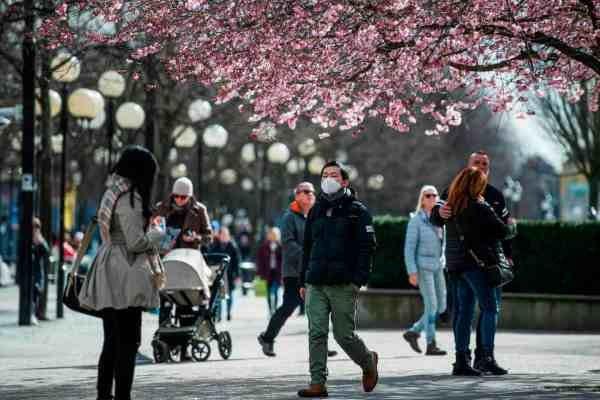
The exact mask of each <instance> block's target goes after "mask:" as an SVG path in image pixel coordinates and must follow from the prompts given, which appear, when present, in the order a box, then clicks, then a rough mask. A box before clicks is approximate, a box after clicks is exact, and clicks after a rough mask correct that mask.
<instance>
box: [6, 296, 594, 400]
mask: <svg viewBox="0 0 600 400" xmlns="http://www.w3.org/2000/svg"><path fill="white" fill-rule="evenodd" d="M53 290H54V288H53ZM17 303H18V291H17V289H16V288H15V287H9V288H0V377H1V378H0V399H1V400H35V399H57V400H58V399H60V400H75V399H77V400H80V399H85V400H93V399H95V398H96V397H95V376H96V362H97V359H98V354H99V350H100V346H101V326H100V323H99V321H97V320H96V319H94V318H90V317H86V316H81V315H77V314H75V313H72V312H70V311H68V310H67V311H66V317H65V319H63V320H60V321H56V320H55V321H49V322H42V323H41V324H40V326H37V327H18V326H16V321H17ZM50 304H51V305H52V307H51V310H50V312H51V315H54V307H53V304H54V300H53V298H51V300H50ZM266 318H267V311H266V304H265V301H264V299H261V298H255V297H253V296H247V297H243V296H241V295H239V294H238V297H237V298H236V306H235V314H234V320H233V321H231V322H228V323H227V322H226V323H222V324H220V326H219V329H221V330H223V329H227V330H229V331H230V332H231V335H232V338H233V353H232V357H231V358H230V359H229V360H227V361H224V360H221V358H220V356H219V355H218V351H217V348H216V346H215V345H213V353H212V355H211V357H210V359H209V360H208V361H206V362H203V363H195V362H187V363H172V364H151V363H150V364H142V365H138V367H137V368H136V379H135V382H134V397H135V398H136V399H137V400H154V399H156V400H162V399H181V400H195V399H244V400H246V399H295V398H296V395H295V393H296V391H297V389H298V388H299V387H302V386H303V385H305V384H306V383H307V382H308V372H307V370H308V364H307V347H308V346H307V339H306V320H305V319H304V318H302V317H292V319H290V321H288V322H289V323H288V324H287V326H286V327H285V328H284V329H283V331H282V335H281V336H280V338H279V340H278V342H277V345H276V351H277V352H278V356H277V357H276V358H275V359H270V358H266V357H264V356H263V355H262V353H261V351H260V349H259V347H258V345H257V342H256V335H257V334H258V333H259V332H260V331H261V330H263V329H264V327H265V324H266ZM155 328H156V316H154V315H151V314H147V313H146V314H144V326H143V345H142V348H141V352H142V353H143V354H146V355H151V347H150V340H151V337H152V334H153V332H154V329H155ZM360 335H361V336H362V337H363V338H364V340H365V342H366V343H367V344H368V346H370V347H372V348H373V349H375V350H377V351H378V352H379V354H380V375H381V378H380V383H379V385H378V386H377V388H376V390H375V392H373V393H371V394H365V393H363V392H362V390H361V387H360V371H359V369H358V367H356V366H355V365H354V364H353V363H352V362H351V361H350V360H349V359H348V358H347V357H346V355H344V354H340V355H339V356H337V357H335V358H333V359H330V363H329V370H330V380H329V391H330V398H333V399H345V400H346V399H363V398H370V399H390V400H391V399H448V400H450V399H529V400H536V399H593V398H596V399H598V398H600V335H581V334H546V333H531V332H527V333H522V332H500V333H499V334H498V336H497V353H498V357H497V358H498V360H499V362H500V363H501V365H503V366H507V367H509V368H510V372H511V373H510V374H509V375H507V376H505V377H485V378H473V379H465V378H454V377H452V376H450V375H449V370H450V364H451V362H452V361H451V358H450V357H449V356H448V357H425V356H422V355H418V354H416V353H414V352H412V351H411V350H410V349H409V348H408V346H407V345H406V343H404V342H403V340H402V338H401V336H400V333H399V332H397V331H385V330H370V331H362V332H360ZM438 344H439V345H440V347H443V348H445V349H450V348H451V345H452V337H451V333H450V332H448V331H442V332H440V334H439V338H438ZM334 348H335V349H336V350H338V351H340V349H339V347H337V344H334Z"/></svg>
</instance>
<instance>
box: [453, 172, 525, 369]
mask: <svg viewBox="0 0 600 400" xmlns="http://www.w3.org/2000/svg"><path fill="white" fill-rule="evenodd" d="M486 184H487V175H486V174H484V173H483V172H481V171H480V170H478V169H476V168H465V169H463V170H462V171H461V172H460V173H459V174H458V175H457V176H456V177H455V178H454V180H453V181H452V184H451V185H450V190H449V195H448V205H449V206H450V207H451V208H452V210H453V214H454V217H453V218H452V219H451V220H450V221H449V222H448V223H447V224H446V235H447V238H448V242H453V243H455V244H456V245H457V246H459V247H460V248H461V252H462V255H463V257H455V258H452V259H447V260H446V262H447V264H446V267H447V269H448V272H449V273H450V276H451V279H452V280H453V283H454V285H455V288H456V291H455V296H456V298H455V304H456V308H455V313H454V321H453V329H454V340H455V348H456V363H455V364H454V368H453V371H452V374H453V375H481V374H484V373H486V374H493V375H504V374H506V373H507V371H506V370H505V369H504V368H501V367H500V366H498V364H497V363H496V361H495V358H494V338H495V335H496V325H497V322H498V312H499V311H500V310H499V308H500V302H499V300H500V290H499V288H494V287H492V286H491V285H490V284H489V283H488V282H487V280H486V275H485V273H484V271H483V269H482V268H481V267H480V266H479V265H478V264H477V262H476V261H475V259H474V257H473V256H472V255H471V254H472V253H471V252H470V251H472V252H473V253H474V254H475V256H476V257H477V258H479V259H481V260H483V261H484V262H485V263H486V265H492V264H495V263H497V262H498V260H499V259H500V258H501V257H504V254H503V250H502V246H501V243H500V242H501V241H502V240H504V239H507V238H509V237H511V236H513V235H514V233H515V230H516V225H514V224H505V223H504V222H502V220H501V219H500V218H499V217H498V216H497V215H496V213H495V212H494V210H493V209H492V207H491V206H490V205H489V204H488V203H486V202H485V200H484V199H483V192H484V190H485V186H486ZM475 300H477V303H478V304H479V307H480V310H481V314H482V319H481V324H482V325H481V334H482V338H481V341H482V348H483V351H484V358H483V361H482V362H481V363H479V364H478V365H477V369H476V368H472V367H471V365H470V360H471V357H470V349H469V341H470V336H471V323H472V320H473V314H474V311H475Z"/></svg>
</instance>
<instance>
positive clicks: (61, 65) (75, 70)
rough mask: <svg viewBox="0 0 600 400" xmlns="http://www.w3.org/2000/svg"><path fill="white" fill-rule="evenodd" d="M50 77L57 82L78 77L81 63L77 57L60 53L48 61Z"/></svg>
mask: <svg viewBox="0 0 600 400" xmlns="http://www.w3.org/2000/svg"><path fill="white" fill-rule="evenodd" d="M50 69H51V70H52V79H54V80H55V81H57V82H62V83H71V82H74V81H76V80H77V78H79V74H80V72H81V64H80V63H79V60H78V59H77V57H74V56H72V55H70V54H69V53H60V54H58V55H57V56H56V57H54V59H53V60H52V61H51V62H50Z"/></svg>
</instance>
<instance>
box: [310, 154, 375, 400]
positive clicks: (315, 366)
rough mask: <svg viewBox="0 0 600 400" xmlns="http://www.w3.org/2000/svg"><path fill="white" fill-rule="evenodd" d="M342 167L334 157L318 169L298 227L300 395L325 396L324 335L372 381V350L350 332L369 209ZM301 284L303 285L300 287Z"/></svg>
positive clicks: (368, 242) (367, 250)
mask: <svg viewBox="0 0 600 400" xmlns="http://www.w3.org/2000/svg"><path fill="white" fill-rule="evenodd" d="M349 184H350V182H349V175H348V171H347V170H346V169H344V168H343V167H342V166H341V165H340V164H339V163H337V162H335V161H331V162H328V163H327V164H325V166H324V167H323V169H322V170H321V189H322V191H321V193H320V194H319V196H318V198H317V201H316V203H315V205H314V207H313V208H312V209H311V210H310V213H309V214H308V218H307V221H306V227H305V233H304V252H303V256H302V272H301V273H300V296H301V297H303V298H304V299H305V301H306V314H307V316H308V336H309V338H308V343H309V353H310V354H309V362H310V375H311V382H310V386H309V387H308V388H306V389H302V390H300V391H298V396H300V397H325V396H327V394H328V393H327V386H326V381H327V335H328V332H329V320H330V317H331V322H332V324H333V336H334V338H335V340H336V341H337V342H338V344H339V345H340V346H341V347H342V349H343V350H344V351H345V352H346V354H348V356H349V357H350V358H351V359H352V361H354V363H356V364H357V365H359V366H360V367H361V369H362V371H363V376H362V385H363V389H364V391H365V392H371V391H372V390H373V389H374V388H375V385H376V384H377V381H378V378H379V374H378V371H377V364H378V355H377V353H376V352H374V351H371V350H369V349H368V348H367V347H366V346H365V344H364V342H363V341H362V340H361V339H360V338H359V337H358V336H357V335H356V333H355V330H356V306H357V300H358V292H359V290H360V287H361V286H363V285H366V284H367V281H368V278H369V273H370V271H371V264H372V255H373V251H374V245H375V231H374V229H373V222H372V219H371V215H370V214H369V211H368V210H367V208H366V207H365V206H364V204H363V203H361V202H360V201H358V199H357V198H356V197H355V194H354V191H353V190H352V189H350V188H349ZM305 286H306V287H305Z"/></svg>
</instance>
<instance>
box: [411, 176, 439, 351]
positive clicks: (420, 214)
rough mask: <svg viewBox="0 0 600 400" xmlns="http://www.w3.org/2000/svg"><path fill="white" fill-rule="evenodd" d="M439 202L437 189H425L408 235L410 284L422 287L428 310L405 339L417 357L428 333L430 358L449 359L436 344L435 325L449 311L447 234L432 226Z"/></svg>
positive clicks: (428, 186) (424, 187) (420, 289)
mask: <svg viewBox="0 0 600 400" xmlns="http://www.w3.org/2000/svg"><path fill="white" fill-rule="evenodd" d="M437 198H438V192H437V189H436V188H435V187H434V186H430V185H426V186H423V187H422V188H421V192H420V194H419V202H418V204H417V209H416V212H415V214H414V215H413V216H412V217H411V219H410V221H409V223H408V228H407V231H406V242H405V245H404V261H405V263H406V272H407V273H408V281H409V282H410V284H411V285H413V286H415V287H416V286H418V287H419V291H420V292H421V296H422V297H423V305H424V307H425V310H424V311H423V316H422V317H421V319H419V320H418V321H417V322H415V323H414V324H413V326H412V327H411V328H410V329H409V330H407V331H406V332H404V335H403V337H404V339H405V340H406V341H407V342H408V343H409V344H410V347H411V348H412V349H413V350H414V351H416V352H417V353H421V349H420V347H419V343H418V339H419V337H420V336H421V332H422V331H425V336H426V338H427V350H426V351H425V354H426V355H436V356H437V355H445V354H446V352H445V351H443V350H440V349H439V348H438V347H437V345H436V343H435V323H436V319H437V317H438V315H439V314H441V313H443V312H444V311H445V310H446V281H445V278H444V266H443V251H442V242H443V232H442V229H441V228H438V227H436V226H434V225H432V224H431V223H430V222H429V215H430V214H431V209H432V208H433V206H434V205H435V203H436V201H437Z"/></svg>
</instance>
